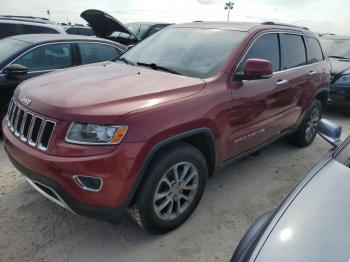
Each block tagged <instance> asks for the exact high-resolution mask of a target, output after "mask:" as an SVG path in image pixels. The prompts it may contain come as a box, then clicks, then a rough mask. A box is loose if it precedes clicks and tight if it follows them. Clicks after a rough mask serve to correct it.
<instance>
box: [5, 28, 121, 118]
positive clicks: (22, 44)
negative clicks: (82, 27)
mask: <svg viewBox="0 0 350 262" xmlns="http://www.w3.org/2000/svg"><path fill="white" fill-rule="evenodd" d="M0 50H1V52H0V118H1V119H2V118H3V116H4V115H5V113H6V110H7V106H8V104H9V102H10V98H11V97H12V95H13V91H14V90H15V88H16V87H17V85H18V84H19V83H21V82H22V81H24V80H27V79H29V78H32V77H35V76H39V75H41V74H44V73H48V72H51V71H54V70H57V69H63V68H68V67H73V66H77V65H84V64H91V63H96V62H102V61H108V60H114V59H117V58H118V57H119V56H120V55H122V54H123V53H124V52H125V50H126V47H125V46H123V45H121V44H118V43H116V42H113V41H108V40H105V39H100V38H96V37H87V36H73V35H60V34H53V35H52V34H38V35H36V34H34V35H18V36H13V37H8V38H4V39H2V40H0Z"/></svg>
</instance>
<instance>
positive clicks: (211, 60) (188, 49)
mask: <svg viewBox="0 0 350 262" xmlns="http://www.w3.org/2000/svg"><path fill="white" fill-rule="evenodd" d="M329 81H330V64H329V62H328V61H327V60H326V58H325V56H324V54H323V51H322V49H321V47H320V44H319V40H318V38H317V36H316V34H314V33H312V32H310V31H309V30H307V29H305V28H300V27H296V26H287V25H283V24H281V25H278V24H274V23H264V24H253V23H213V22H197V23H190V24H182V25H173V26H170V27H168V28H166V29H164V30H162V31H160V32H159V33H157V34H155V35H153V36H151V37H149V38H147V39H146V40H145V41H143V42H141V43H140V44H138V45H137V46H136V47H134V48H133V49H130V50H129V51H128V52H127V53H125V54H124V55H123V56H122V57H121V58H120V60H119V61H116V62H104V63H100V64H93V65H87V66H81V67H77V68H73V69H69V70H63V71H61V72H57V73H52V74H49V75H44V76H41V77H38V78H36V79H32V80H29V81H27V82H25V83H23V84H21V85H20V86H19V87H18V88H17V89H16V91H15V94H14V97H13V100H12V102H11V105H10V107H9V110H8V116H7V117H6V118H5V119H4V120H3V123H2V125H3V131H4V137H5V147H6V151H7V152H8V155H9V157H10V159H11V160H12V162H13V163H14V165H15V166H16V167H17V168H18V169H19V170H20V171H21V172H22V173H23V174H24V175H25V176H26V178H27V180H28V181H29V183H30V184H31V185H32V186H33V187H34V188H36V189H37V190H38V191H39V192H41V193H42V194H43V195H44V196H46V197H48V198H49V199H51V200H52V201H54V202H55V203H57V204H59V205H61V206H63V207H66V208H68V209H69V210H71V211H73V212H75V213H78V214H81V215H85V216H89V217H93V218H97V219H103V220H113V221H116V220H120V219H121V217H123V214H125V213H126V212H127V211H128V213H129V214H131V216H132V217H133V218H134V219H135V221H136V222H137V223H138V224H139V225H140V226H141V227H143V228H144V229H146V230H148V231H150V232H152V233H164V232H167V231H170V230H172V229H174V228H176V227H177V226H179V225H180V224H181V223H183V222H184V221H185V220H186V219H187V218H188V217H189V216H190V215H191V213H192V212H193V211H194V209H195V208H196V206H197V204H198V203H199V201H200V199H201V197H202V194H203V192H204V188H205V184H206V181H207V177H210V176H212V175H213V174H214V173H215V172H216V171H217V170H219V169H220V168H221V167H223V166H225V165H227V164H229V163H231V162H232V161H235V160H237V159H239V158H242V157H244V156H247V155H249V154H251V153H253V152H254V151H256V150H260V149H261V148H262V147H263V146H265V145H267V144H268V143H271V142H272V141H275V140H276V139H278V138H280V137H282V136H290V139H291V140H292V141H293V142H294V143H295V144H297V145H299V146H301V147H303V146H307V145H309V144H310V143H312V141H313V140H314V138H315V136H316V128H317V125H318V122H319V119H320V118H321V114H322V109H323V107H324V106H325V104H326V103H327V96H328V91H329Z"/></svg>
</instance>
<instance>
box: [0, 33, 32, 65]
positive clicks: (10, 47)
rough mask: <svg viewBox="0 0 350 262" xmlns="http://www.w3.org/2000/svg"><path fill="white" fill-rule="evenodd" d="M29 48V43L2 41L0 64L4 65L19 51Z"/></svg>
mask: <svg viewBox="0 0 350 262" xmlns="http://www.w3.org/2000/svg"><path fill="white" fill-rule="evenodd" d="M28 46H30V44H29V43H27V42H22V41H18V40H14V39H10V38H7V39H2V40H0V50H1V52H0V64H2V63H4V62H5V61H6V60H7V59H9V58H10V57H11V56H13V55H15V54H16V53H17V52H18V51H20V50H22V49H24V48H26V47H28Z"/></svg>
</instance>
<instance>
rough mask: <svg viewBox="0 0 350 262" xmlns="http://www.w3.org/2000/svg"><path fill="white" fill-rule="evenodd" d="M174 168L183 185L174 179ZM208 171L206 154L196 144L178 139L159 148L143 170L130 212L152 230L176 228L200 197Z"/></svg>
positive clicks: (160, 230) (158, 231)
mask: <svg viewBox="0 0 350 262" xmlns="http://www.w3.org/2000/svg"><path fill="white" fill-rule="evenodd" d="M175 170H177V172H178V178H179V179H178V181H183V182H184V183H183V184H182V185H180V182H178V183H176V176H175ZM186 171H187V172H186ZM207 172H208V171H207V164H206V161H205V158H204V156H203V154H202V153H201V152H200V151H199V150H198V149H196V148H195V147H193V146H191V145H188V144H186V143H177V144H175V145H172V146H169V147H167V148H165V149H161V151H160V152H158V153H157V155H156V156H155V158H154V159H153V160H152V163H151V165H150V166H149V168H148V169H147V171H146V174H145V178H146V179H145V181H144V182H143V183H142V184H141V186H140V189H139V191H138V192H137V194H136V197H135V199H134V201H133V203H132V204H131V206H130V209H129V214H130V215H131V217H132V218H133V220H135V222H136V223H137V224H138V225H139V226H140V227H141V228H143V229H144V230H146V231H148V232H150V233H153V234H163V233H166V232H169V231H171V230H173V229H175V228H177V227H178V226H180V225H181V224H182V223H184V222H185V221H186V220H187V218H188V217H189V216H190V215H191V214H192V212H193V211H194V210H195V208H196V207H197V205H198V203H199V201H200V200H201V198H202V195H203V192H204V189H205V185H206V181H207ZM195 174H197V175H195ZM191 177H192V178H191ZM185 182H187V183H185ZM185 188H186V189H185ZM190 188H192V189H190ZM181 190H182V191H181ZM184 197H187V200H186V199H185V198H184ZM157 198H159V199H158V200H156V199H157ZM169 201H170V202H169ZM166 203H168V204H166ZM178 203H180V205H178ZM165 204H166V205H165ZM162 207H163V208H162ZM178 207H180V208H179V209H178Z"/></svg>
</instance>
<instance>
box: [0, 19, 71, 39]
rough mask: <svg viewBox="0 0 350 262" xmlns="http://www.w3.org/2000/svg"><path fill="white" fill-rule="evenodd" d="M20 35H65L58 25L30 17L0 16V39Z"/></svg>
mask: <svg viewBox="0 0 350 262" xmlns="http://www.w3.org/2000/svg"><path fill="white" fill-rule="evenodd" d="M22 34H67V33H66V31H65V30H64V28H63V27H62V26H60V25H55V24H51V23H50V21H49V20H45V19H42V18H41V19H39V18H34V17H33V18H32V17H12V16H0V39H2V38H5V37H9V36H14V35H22Z"/></svg>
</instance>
